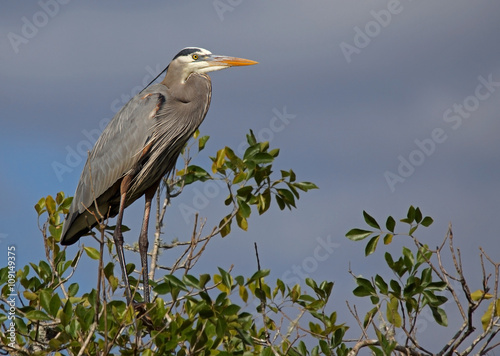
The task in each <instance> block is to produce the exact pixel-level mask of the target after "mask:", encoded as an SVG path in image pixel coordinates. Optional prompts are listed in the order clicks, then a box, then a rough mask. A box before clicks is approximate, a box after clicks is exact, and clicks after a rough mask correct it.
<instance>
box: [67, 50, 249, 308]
mask: <svg viewBox="0 0 500 356" xmlns="http://www.w3.org/2000/svg"><path fill="white" fill-rule="evenodd" d="M255 63H257V62H254V61H250V60H244V59H240V58H234V57H225V56H215V55H212V54H211V53H210V52H209V51H207V50H205V49H202V48H195V47H189V48H185V49H183V50H182V51H181V52H179V53H178V54H177V55H176V56H175V57H174V59H173V60H172V62H171V63H170V65H169V66H168V67H167V69H166V74H165V78H164V80H163V81H162V82H161V84H154V85H151V86H149V87H147V88H146V89H145V90H143V91H142V92H141V93H139V94H137V95H136V96H135V97H133V98H132V99H131V100H130V101H129V102H128V103H127V104H126V105H125V106H124V107H123V108H122V109H121V110H120V111H119V112H118V113H117V114H116V115H115V117H114V118H113V119H112V120H111V122H110V123H109V124H108V126H107V127H106V128H105V130H104V131H103V132H102V134H101V136H100V137H99V139H98V140H97V142H96V143H95V145H94V148H93V149H92V151H91V152H90V154H89V157H88V159H87V162H86V164H85V167H84V169H83V172H82V175H81V177H80V181H79V183H78V186H77V189H76V192H75V195H74V198H73V202H72V205H71V207H70V209H69V213H68V214H67V216H66V218H65V221H64V227H63V231H62V235H61V244H63V245H71V244H73V243H75V242H76V241H78V239H79V238H80V237H82V236H83V235H86V234H88V233H89V231H90V230H91V229H92V227H94V226H95V225H96V224H97V221H96V220H95V218H94V216H93V214H92V213H91V212H94V211H95V203H94V202H95V201H96V202H97V206H98V208H99V211H100V213H101V214H102V215H104V216H109V217H114V216H116V215H117V214H118V220H117V229H116V230H115V234H114V236H113V237H114V239H115V243H116V244H117V252H118V257H119V259H120V264H121V267H122V273H123V274H124V280H125V282H126V284H127V285H128V279H127V276H126V272H125V263H124V258H123V257H122V256H123V251H121V253H120V251H118V249H119V248H122V244H123V237H122V234H121V217H122V215H123V209H124V208H126V207H127V206H129V205H130V204H132V203H133V202H134V201H135V200H137V199H138V198H140V197H141V196H142V195H144V194H146V209H145V216H144V221H143V229H142V230H141V236H140V239H139V245H140V252H141V262H143V276H144V283H145V299H146V300H147V301H149V291H148V290H146V288H147V287H148V285H147V280H146V279H147V278H146V276H147V273H144V268H145V266H144V263H146V262H147V256H143V254H145V253H144V250H145V249H146V251H147V245H148V243H147V224H148V219H149V209H150V203H151V199H152V197H153V195H154V191H155V190H156V188H157V187H158V185H159V183H160V181H161V179H162V178H163V177H164V176H165V175H166V174H168V173H169V172H171V171H172V170H173V169H174V168H175V163H176V161H177V158H178V156H179V154H180V152H181V150H182V148H183V147H184V145H185V144H186V142H187V141H188V140H189V138H190V137H191V136H192V135H193V134H194V132H195V131H196V130H197V128H198V127H199V125H200V124H201V123H202V121H203V119H204V118H205V115H206V114H207V111H208V108H209V106H210V100H211V81H210V77H209V76H208V75H207V74H206V73H208V72H210V71H214V70H220V69H224V68H228V67H230V66H236V65H251V64H255ZM148 203H149V204H148ZM122 259H123V260H122ZM146 269H147V268H146ZM127 288H128V287H127ZM127 300H128V302H130V292H129V291H127Z"/></svg>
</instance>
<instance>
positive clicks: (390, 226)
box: [385, 216, 396, 232]
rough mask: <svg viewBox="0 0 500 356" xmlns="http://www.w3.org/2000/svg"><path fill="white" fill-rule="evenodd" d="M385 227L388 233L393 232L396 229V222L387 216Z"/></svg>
mask: <svg viewBox="0 0 500 356" xmlns="http://www.w3.org/2000/svg"><path fill="white" fill-rule="evenodd" d="M385 227H386V228H387V230H389V231H390V232H394V229H395V227H396V220H394V218H393V217H392V216H389V217H388V218H387V221H386V222H385Z"/></svg>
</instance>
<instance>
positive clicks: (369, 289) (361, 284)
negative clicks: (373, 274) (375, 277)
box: [353, 277, 377, 297]
mask: <svg viewBox="0 0 500 356" xmlns="http://www.w3.org/2000/svg"><path fill="white" fill-rule="evenodd" d="M356 283H357V285H358V287H356V288H355V289H354V290H353V294H354V295H355V296H357V297H367V296H372V295H373V296H376V295H377V292H376V291H375V288H374V287H373V285H372V283H371V282H370V281H369V280H368V279H365V278H362V277H356Z"/></svg>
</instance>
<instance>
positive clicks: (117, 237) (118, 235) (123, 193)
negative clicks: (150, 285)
mask: <svg viewBox="0 0 500 356" xmlns="http://www.w3.org/2000/svg"><path fill="white" fill-rule="evenodd" d="M131 181H132V178H131V177H130V176H125V177H124V178H123V180H122V182H121V185H120V208H119V210H118V217H117V218H116V227H115V232H114V233H113V240H114V241H115V246H116V254H117V255H118V260H119V262H120V267H121V270H122V278H123V282H124V283H125V296H126V298H127V304H130V302H131V301H132V295H131V293H130V283H129V281H128V274H127V265H126V263H125V254H124V253H123V234H122V220H123V210H125V199H126V197H127V191H128V188H129V187H130V182H131Z"/></svg>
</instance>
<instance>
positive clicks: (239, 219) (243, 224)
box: [236, 210, 248, 231]
mask: <svg viewBox="0 0 500 356" xmlns="http://www.w3.org/2000/svg"><path fill="white" fill-rule="evenodd" d="M236 223H237V224H238V227H239V228H240V229H242V230H243V231H248V221H247V219H246V218H245V217H244V216H243V215H242V214H241V210H238V212H237V213H236Z"/></svg>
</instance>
